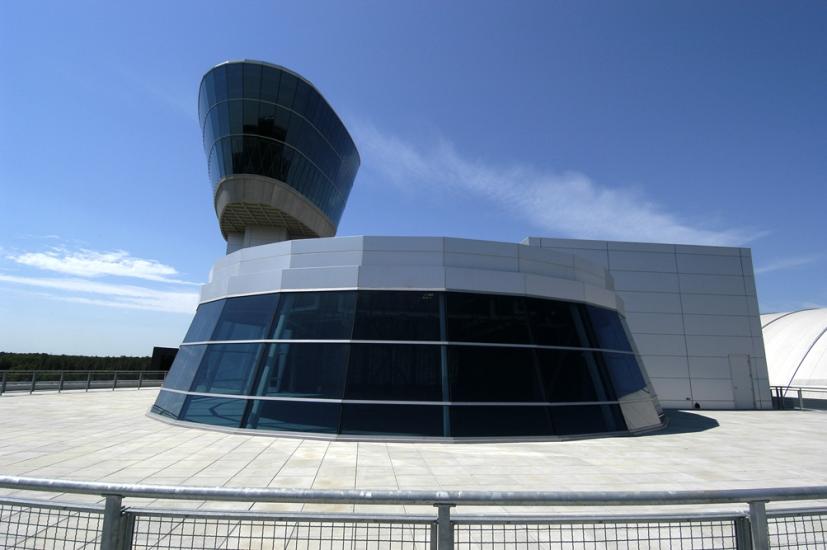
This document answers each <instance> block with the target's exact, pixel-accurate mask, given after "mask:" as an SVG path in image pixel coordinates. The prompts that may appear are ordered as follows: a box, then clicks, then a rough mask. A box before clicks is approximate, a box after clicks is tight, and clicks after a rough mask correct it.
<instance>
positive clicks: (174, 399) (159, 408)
mask: <svg viewBox="0 0 827 550" xmlns="http://www.w3.org/2000/svg"><path fill="white" fill-rule="evenodd" d="M186 398H187V396H186V395H184V394H183V393H176V392H171V391H163V390H162V391H160V392H159V393H158V398H157V399H156V400H155V404H154V405H152V412H154V413H156V414H160V415H161V416H168V417H170V418H178V414H179V413H180V412H181V407H182V406H183V405H184V400H185V399H186Z"/></svg>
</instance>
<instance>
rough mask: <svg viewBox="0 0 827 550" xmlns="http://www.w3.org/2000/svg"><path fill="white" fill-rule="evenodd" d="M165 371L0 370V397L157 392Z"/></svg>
mask: <svg viewBox="0 0 827 550" xmlns="http://www.w3.org/2000/svg"><path fill="white" fill-rule="evenodd" d="M166 375H167V371H137V370H2V371H0V395H3V394H4V393H12V392H26V393H34V392H36V391H57V392H62V391H65V390H84V391H89V390H90V389H112V390H116V389H118V388H136V389H141V388H150V387H151V388H158V387H160V386H161V385H162V384H163V383H164V378H165V377H166Z"/></svg>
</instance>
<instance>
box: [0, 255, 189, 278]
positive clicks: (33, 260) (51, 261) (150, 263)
mask: <svg viewBox="0 0 827 550" xmlns="http://www.w3.org/2000/svg"><path fill="white" fill-rule="evenodd" d="M7 258H8V259H9V260H12V261H13V262H15V263H18V264H21V265H26V266H29V267H35V268H38V269H44V270H47V271H54V272H57V273H64V274H66V275H74V276H78V277H93V278H94V277H102V276H107V275H111V276H117V277H132V278H136V279H144V280H147V281H157V282H163V283H175V284H185V285H197V284H198V283H193V282H189V281H182V280H180V279H176V278H174V277H175V275H178V274H179V273H178V271H177V270H176V269H175V268H174V267H172V266H169V265H166V264H163V263H161V262H158V261H156V260H148V259H144V258H135V257H133V256H131V255H130V254H129V253H128V252H126V251H123V250H114V251H109V252H98V251H95V250H87V249H80V250H74V251H72V250H67V249H65V248H61V247H56V248H52V249H50V250H48V251H46V252H24V253H19V254H12V255H9V256H7Z"/></svg>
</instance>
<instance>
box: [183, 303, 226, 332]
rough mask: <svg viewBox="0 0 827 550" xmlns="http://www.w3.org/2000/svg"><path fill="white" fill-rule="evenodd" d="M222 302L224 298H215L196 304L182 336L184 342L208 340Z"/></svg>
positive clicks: (219, 313) (219, 312)
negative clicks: (187, 327) (188, 326)
mask: <svg viewBox="0 0 827 550" xmlns="http://www.w3.org/2000/svg"><path fill="white" fill-rule="evenodd" d="M224 302H225V300H216V301H214V302H207V303H206V304H201V305H200V306H198V309H197V310H195V317H194V318H193V320H192V324H191V325H190V328H189V330H188V331H187V335H186V336H184V342H206V341H207V340H209V339H210V336H211V335H212V333H213V330H215V324H216V323H217V322H218V316H219V315H221V309H222V308H223V307H224Z"/></svg>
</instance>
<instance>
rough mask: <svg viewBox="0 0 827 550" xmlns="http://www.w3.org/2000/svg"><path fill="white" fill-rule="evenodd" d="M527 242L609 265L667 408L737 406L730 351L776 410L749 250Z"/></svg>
mask: <svg viewBox="0 0 827 550" xmlns="http://www.w3.org/2000/svg"><path fill="white" fill-rule="evenodd" d="M524 244H528V245H529V246H536V247H541V248H543V249H551V250H555V251H558V252H562V253H569V254H574V255H577V256H581V257H584V258H586V259H588V260H590V261H592V262H594V263H597V264H599V265H602V266H603V267H605V268H606V269H608V270H609V272H610V273H611V275H612V277H613V278H614V288H615V290H616V293H617V295H618V296H619V297H620V298H621V299H622V300H623V302H624V305H625V311H626V320H627V323H628V325H629V330H630V331H631V332H632V336H633V337H634V339H635V343H636V345H637V348H638V351H639V353H640V354H641V356H642V358H643V362H644V365H645V367H646V370H647V372H648V373H649V377H650V379H651V381H652V385H653V386H654V388H655V391H656V392H657V394H658V398H659V399H660V402H661V404H662V405H663V406H664V407H666V408H688V407H692V406H694V404H695V403H699V404H700V405H701V407H702V408H735V407H736V402H735V391H734V387H733V386H734V384H735V382H733V373H732V372H731V366H730V355H739V354H743V355H747V356H749V363H748V364H749V366H750V371H751V372H748V373H747V372H743V373H740V374H741V375H743V376H748V378H746V379H747V380H749V379H751V380H752V395H753V396H754V405H753V406H754V407H757V408H771V402H770V390H769V381H768V376H767V363H766V355H765V353H764V342H763V339H762V333H761V321H760V317H759V313H758V301H757V298H756V294H755V277H754V273H753V269H752V255H751V253H750V250H749V249H748V248H732V247H716V246H690V245H673V244H653V243H627V242H614V241H586V240H574V239H546V238H537V237H531V238H529V239H527V240H526V241H524ZM732 363H733V364H740V363H739V362H738V361H737V360H735V359H734V360H733V362H732ZM738 375H739V373H738V372H736V373H735V378H736V379H738V378H739V376H738ZM741 379H742V380H743V379H744V378H743V377H742V378H741Z"/></svg>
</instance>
